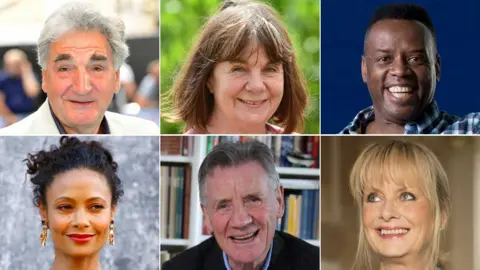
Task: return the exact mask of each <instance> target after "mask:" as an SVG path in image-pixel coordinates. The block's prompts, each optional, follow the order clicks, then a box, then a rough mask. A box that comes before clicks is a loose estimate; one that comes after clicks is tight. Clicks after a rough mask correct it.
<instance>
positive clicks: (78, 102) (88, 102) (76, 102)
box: [70, 100, 93, 105]
mask: <svg viewBox="0 0 480 270" xmlns="http://www.w3.org/2000/svg"><path fill="white" fill-rule="evenodd" d="M70 102H72V103H74V104H80V105H81V104H90V103H92V102H93V100H92V101H75V100H70Z"/></svg>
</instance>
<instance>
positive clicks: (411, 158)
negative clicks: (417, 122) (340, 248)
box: [350, 140, 451, 270]
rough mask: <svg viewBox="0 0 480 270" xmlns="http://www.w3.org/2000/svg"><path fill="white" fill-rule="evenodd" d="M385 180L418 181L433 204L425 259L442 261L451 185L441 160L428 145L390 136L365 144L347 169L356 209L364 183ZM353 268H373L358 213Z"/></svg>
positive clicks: (361, 199) (361, 269) (397, 181)
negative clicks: (430, 242) (443, 238)
mask: <svg viewBox="0 0 480 270" xmlns="http://www.w3.org/2000/svg"><path fill="white" fill-rule="evenodd" d="M386 180H387V181H393V182H395V183H403V184H405V182H406V181H407V182H412V181H416V183H417V185H418V182H420V187H421V189H423V192H424V194H425V195H426V197H427V199H428V200H429V201H430V205H431V206H432V207H431V211H432V212H431V213H432V214H433V216H434V217H435V224H434V230H433V239H432V246H431V247H430V254H429V256H428V259H429V262H431V265H437V264H439V263H440V264H441V262H440V257H441V256H440V230H441V226H442V225H441V224H442V216H445V217H448V216H449V212H450V204H451V203H450V186H449V183H448V178H447V175H446V173H445V170H444V169H443V167H442V165H441V163H440V162H439V161H438V159H437V157H436V156H435V154H434V153H433V152H432V151H431V150H430V149H428V148H427V147H425V146H423V145H421V144H417V143H413V142H408V141H399V140H393V141H389V142H388V143H373V144H371V145H369V146H367V147H366V148H365V149H364V150H363V152H362V153H361V154H360V156H359V157H358V158H357V160H356V161H355V164H354V166H353V169H352V171H351V173H350V191H351V193H352V195H353V197H354V200H355V202H356V204H357V207H358V211H359V213H362V211H363V196H364V194H363V190H364V187H365V185H366V184H371V183H373V184H377V183H382V182H384V181H386ZM407 184H408V183H407ZM360 216H362V215H360ZM352 269H355V270H371V269H372V251H371V249H370V247H369V245H368V243H367V241H366V236H365V231H364V226H363V222H362V217H360V231H359V237H358V246H357V254H356V256H355V262H354V264H353V267H352Z"/></svg>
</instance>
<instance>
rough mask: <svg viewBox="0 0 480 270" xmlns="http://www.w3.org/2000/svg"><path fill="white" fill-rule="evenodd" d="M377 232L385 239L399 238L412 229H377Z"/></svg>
mask: <svg viewBox="0 0 480 270" xmlns="http://www.w3.org/2000/svg"><path fill="white" fill-rule="evenodd" d="M376 231H377V233H378V234H379V235H380V236H381V237H383V238H398V237H402V236H404V235H406V234H407V233H408V232H409V231H410V229H405V228H401V229H376Z"/></svg>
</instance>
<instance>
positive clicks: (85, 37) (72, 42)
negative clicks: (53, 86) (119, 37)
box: [49, 31, 113, 61]
mask: <svg viewBox="0 0 480 270" xmlns="http://www.w3.org/2000/svg"><path fill="white" fill-rule="evenodd" d="M60 55H61V56H60ZM59 56H60V57H59ZM66 56H69V57H66ZM94 56H97V57H94ZM100 56H101V57H100ZM59 58H62V60H64V58H71V59H72V60H76V59H78V60H89V59H90V58H92V59H93V60H100V58H107V60H109V61H113V57H112V50H111V47H110V44H109V43H108V40H107V39H106V37H105V36H104V35H103V34H102V33H100V32H99V31H73V32H69V33H66V34H64V35H62V36H60V37H59V38H58V39H56V40H55V41H53V42H52V43H51V44H50V50H49V60H50V61H58V59H59Z"/></svg>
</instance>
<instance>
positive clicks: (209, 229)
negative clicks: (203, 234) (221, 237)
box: [201, 203, 213, 234]
mask: <svg viewBox="0 0 480 270" xmlns="http://www.w3.org/2000/svg"><path fill="white" fill-rule="evenodd" d="M201 207H202V212H203V224H205V227H207V233H208V234H212V233H213V226H212V223H211V222H210V217H209V216H208V211H207V208H206V207H205V206H204V205H203V203H202V204H201Z"/></svg>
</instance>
